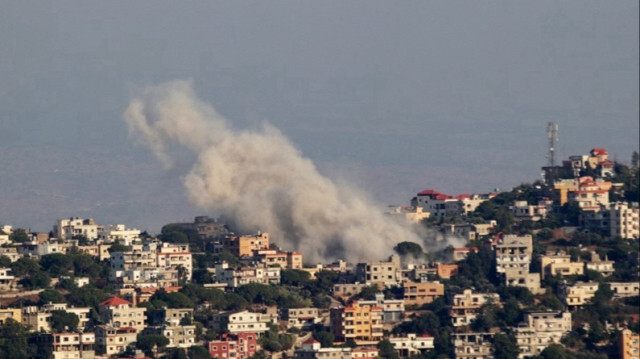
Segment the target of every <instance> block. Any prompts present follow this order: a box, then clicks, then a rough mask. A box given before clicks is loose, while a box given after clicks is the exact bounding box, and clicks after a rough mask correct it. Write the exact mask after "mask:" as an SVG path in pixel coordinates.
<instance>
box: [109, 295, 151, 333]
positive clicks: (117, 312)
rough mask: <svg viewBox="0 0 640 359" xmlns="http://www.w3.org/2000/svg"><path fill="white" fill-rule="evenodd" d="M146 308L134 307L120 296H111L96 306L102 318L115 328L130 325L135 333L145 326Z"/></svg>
mask: <svg viewBox="0 0 640 359" xmlns="http://www.w3.org/2000/svg"><path fill="white" fill-rule="evenodd" d="M146 311H147V308H144V307H134V306H133V304H132V303H131V302H129V301H127V300H124V299H122V298H120V297H111V298H109V299H107V300H105V301H104V302H102V303H100V305H99V306H98V313H99V314H100V317H101V318H102V320H103V321H104V322H105V323H107V324H108V325H110V326H113V327H115V328H124V327H131V328H133V329H134V330H135V331H136V333H139V332H140V331H142V330H143V329H144V328H145V321H146V320H147V315H146Z"/></svg>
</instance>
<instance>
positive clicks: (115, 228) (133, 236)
mask: <svg viewBox="0 0 640 359" xmlns="http://www.w3.org/2000/svg"><path fill="white" fill-rule="evenodd" d="M140 233H141V232H140V230H139V229H135V228H127V227H126V226H125V225H124V224H114V225H111V226H109V228H108V229H107V230H106V235H105V237H106V239H107V241H109V242H119V243H121V244H124V245H131V243H133V241H135V240H138V239H140Z"/></svg>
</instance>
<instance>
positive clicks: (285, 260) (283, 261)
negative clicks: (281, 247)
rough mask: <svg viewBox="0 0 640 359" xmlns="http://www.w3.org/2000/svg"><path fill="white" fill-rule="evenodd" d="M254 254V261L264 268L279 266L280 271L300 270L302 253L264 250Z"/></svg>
mask: <svg viewBox="0 0 640 359" xmlns="http://www.w3.org/2000/svg"><path fill="white" fill-rule="evenodd" d="M255 253H256V255H255V257H254V258H255V260H257V261H259V262H261V263H262V264H264V265H265V266H266V267H272V266H279V267H280V268H282V269H302V253H298V252H283V251H278V250H272V249H265V250H261V251H257V252H255Z"/></svg>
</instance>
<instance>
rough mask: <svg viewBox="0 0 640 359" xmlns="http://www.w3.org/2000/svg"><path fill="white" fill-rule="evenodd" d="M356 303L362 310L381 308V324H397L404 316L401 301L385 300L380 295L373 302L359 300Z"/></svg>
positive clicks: (382, 295)
mask: <svg viewBox="0 0 640 359" xmlns="http://www.w3.org/2000/svg"><path fill="white" fill-rule="evenodd" d="M357 303H358V305H359V306H360V307H362V308H364V307H370V308H374V307H376V308H381V309H382V322H383V323H395V322H399V321H401V320H402V316H403V314H404V300H403V299H385V298H384V294H382V293H377V294H376V296H375V299H374V300H359V301H358V302H357Z"/></svg>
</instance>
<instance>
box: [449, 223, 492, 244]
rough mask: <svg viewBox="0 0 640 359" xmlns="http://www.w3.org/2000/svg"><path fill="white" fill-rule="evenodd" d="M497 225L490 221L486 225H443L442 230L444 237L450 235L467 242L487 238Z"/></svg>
mask: <svg viewBox="0 0 640 359" xmlns="http://www.w3.org/2000/svg"><path fill="white" fill-rule="evenodd" d="M497 224H498V222H496V221H495V220H491V221H487V222H486V223H465V224H443V225H442V228H443V231H444V233H445V235H447V234H450V235H453V236H456V237H462V238H464V239H466V240H467V241H475V240H478V239H480V238H482V237H484V236H488V235H489V234H490V233H491V231H492V230H493V228H495V227H496V225H497Z"/></svg>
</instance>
